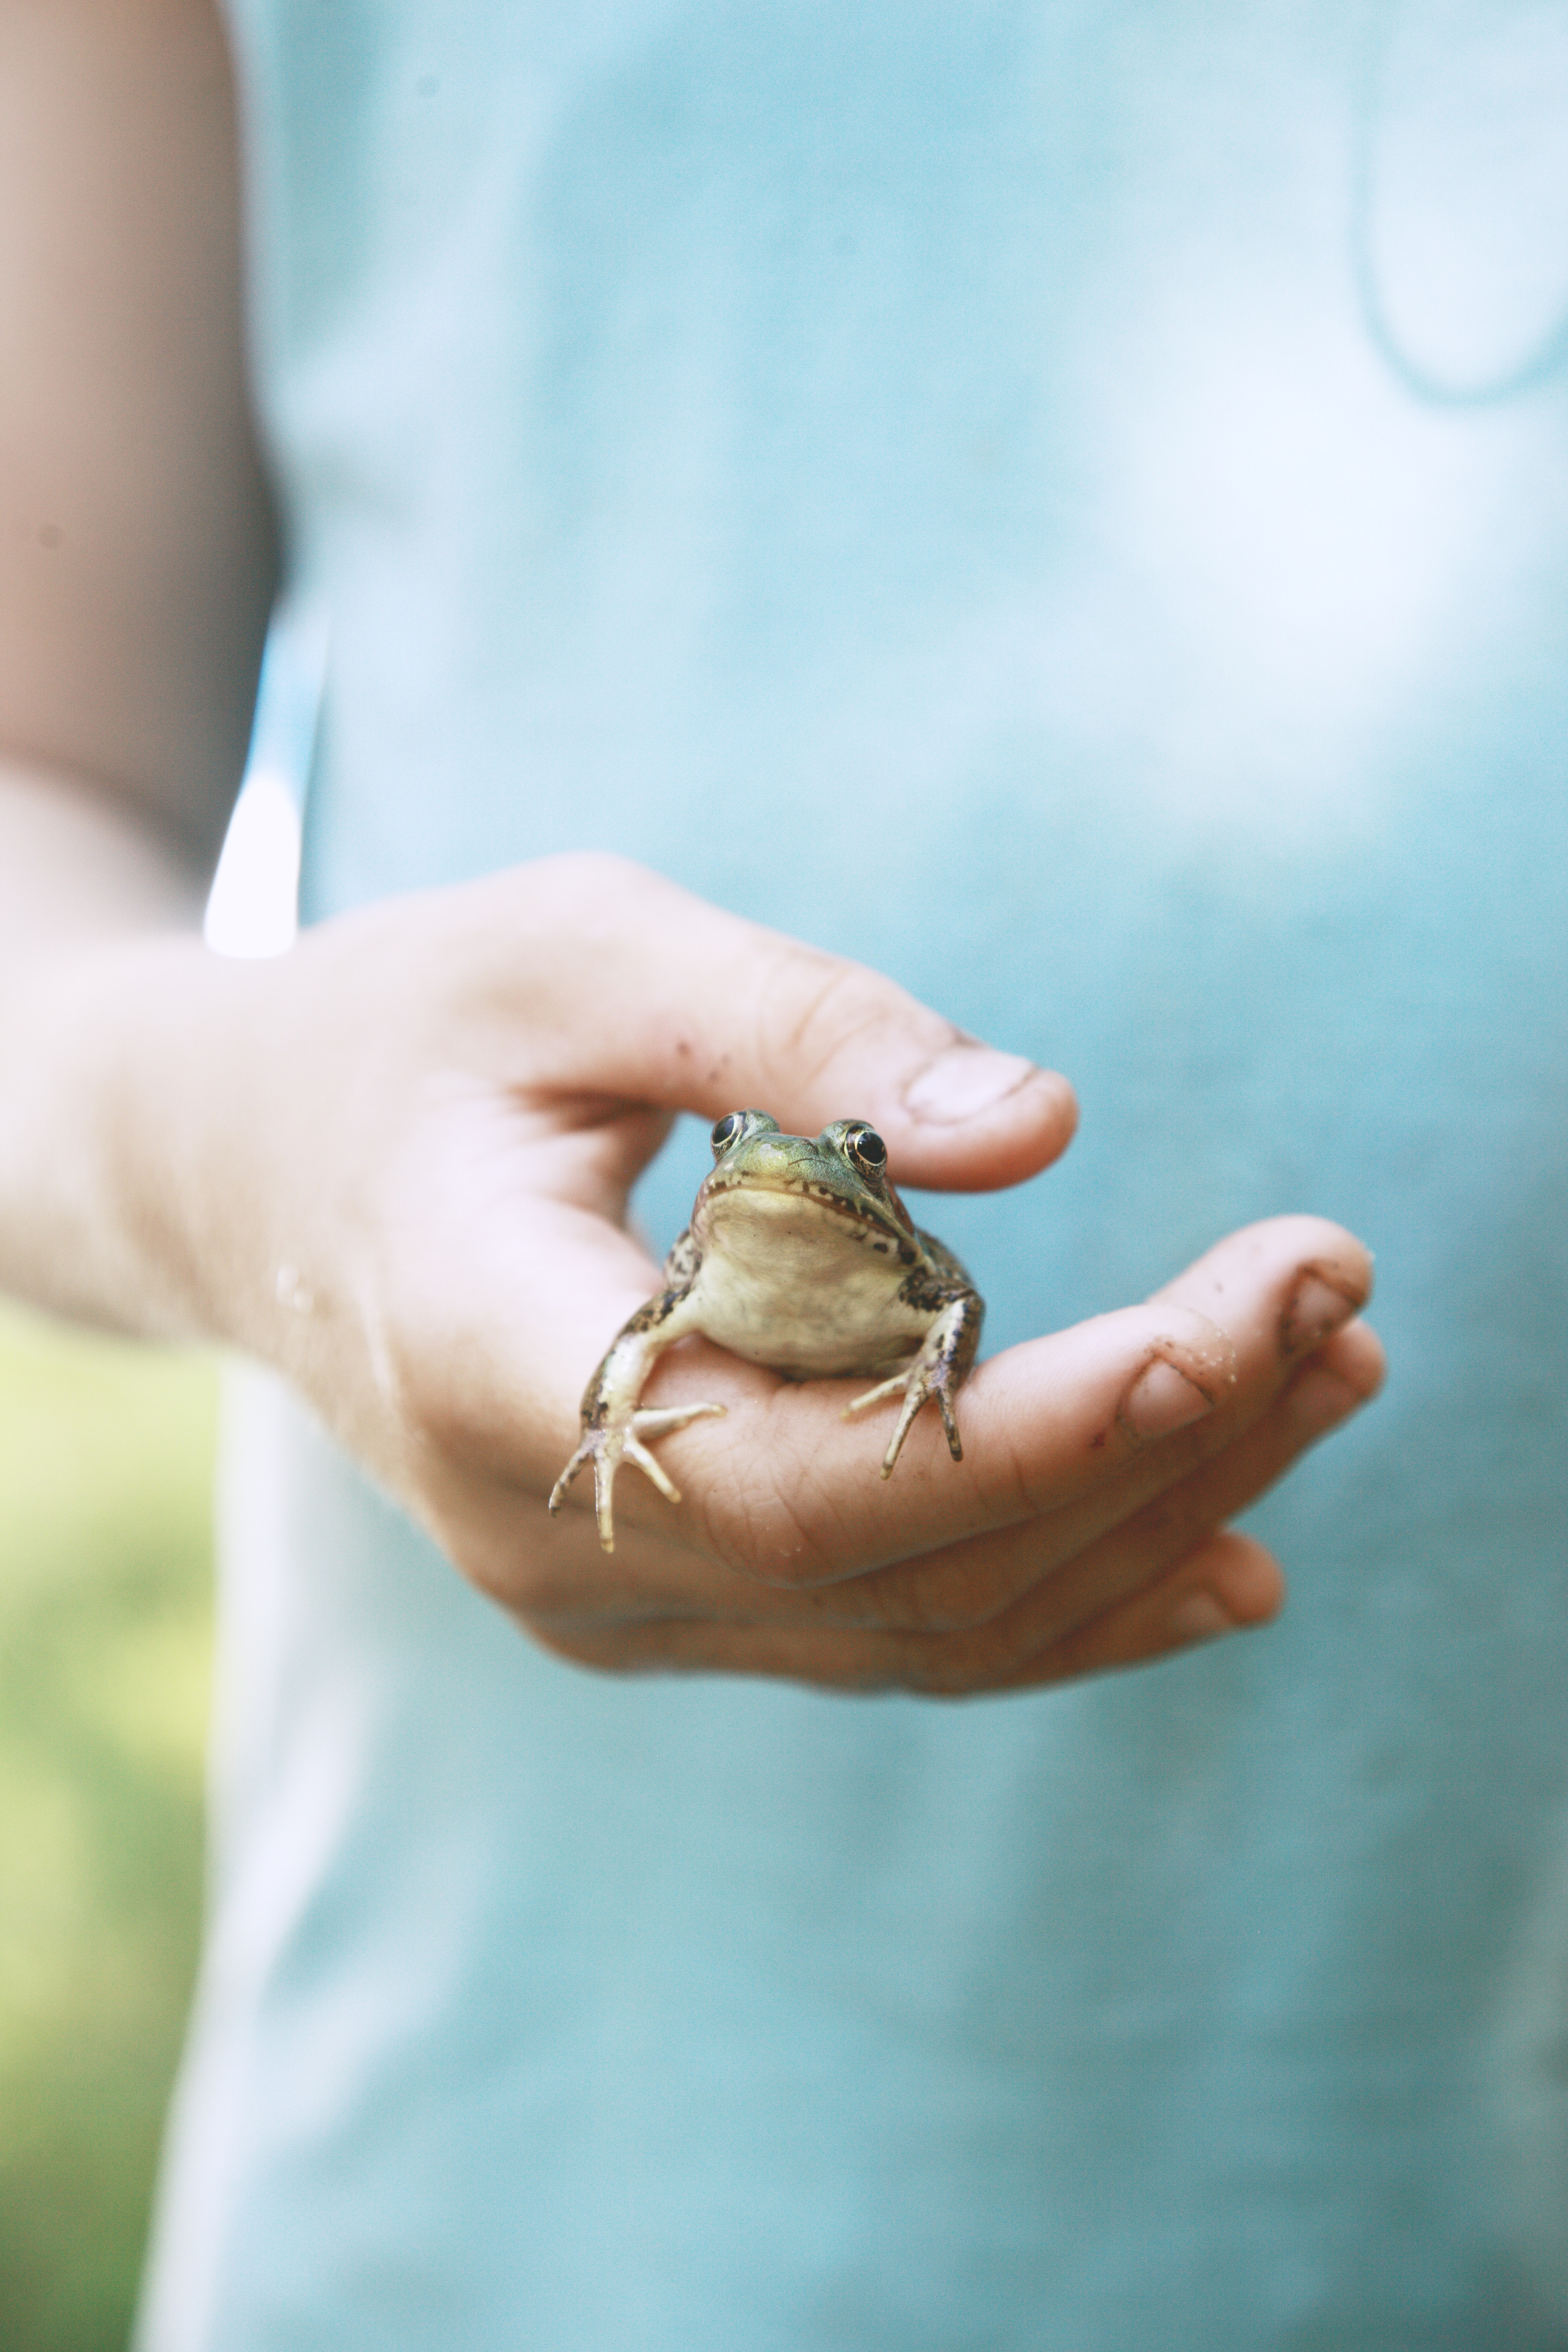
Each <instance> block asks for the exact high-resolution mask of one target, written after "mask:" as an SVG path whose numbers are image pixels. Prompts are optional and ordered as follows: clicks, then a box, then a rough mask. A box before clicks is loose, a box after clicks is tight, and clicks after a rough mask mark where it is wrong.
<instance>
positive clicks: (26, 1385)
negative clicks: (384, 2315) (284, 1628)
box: [0, 1306, 217, 2352]
mask: <svg viewBox="0 0 1568 2352" xmlns="http://www.w3.org/2000/svg"><path fill="white" fill-rule="evenodd" d="M216 1392H217V1373H216V1364H215V1362H214V1361H213V1360H211V1359H210V1358H206V1357H203V1356H198V1355H175V1354H167V1353H163V1352H161V1351H157V1350H153V1349H145V1348H138V1347H132V1346H129V1345H126V1344H122V1343H121V1342H118V1341H115V1340H110V1339H100V1338H96V1337H92V1336H89V1335H85V1334H82V1333H79V1332H77V1331H74V1330H67V1329H63V1328H60V1327H59V1326H57V1325H52V1324H48V1323H46V1322H43V1321H40V1320H36V1319H34V1318H29V1317H26V1316H24V1315H23V1314H21V1313H20V1312H18V1311H16V1310H15V1309H11V1308H7V1307H3V1306H0V2345H3V2346H4V2347H5V2352H121V2347H123V2345H124V2343H125V2339H126V2335H127V2331H128V2329H129V2326H130V2323H131V2317H132V2310H133V2306H134V2302H135V2294H136V2284H137V2274H138V2271H139V2268H140V2264H141V2258H142V2242H143V2238H144V2235H145V2231H146V2226H147V2217H148V2210H149V2206H150V2202H151V2198H152V2192H153V2173H154V2168H155V2165H156V2161H157V2150H158V2139H159V2134H160V2132H161V2129H162V2126H163V2111H164V2107H165V2105H166V2103H167V2099H168V2095H169V2091H170V2087H171V2084H172V2082H173V2077H174V2065H175V2062H176V2059H177V2056H178V2052H179V2042H180V2035H181V2032H182V2028H183V2024H184V2011H185V2006H186V2002H187V2000H188V1998H189V1994H190V1990H191V1984H192V1979H193V1976H194V1972H195V1958H196V1940H197V1931H198V1927H199V1922H200V1911H201V1882H202V1826H201V1780H202V1765H203V1746H204V1742H205V1732H206V1712H207V1688H208V1671H209V1657H210V1647H211V1639H210V1637H211V1567H212V1541H211V1531H210V1520H211V1497H210V1490H211V1483H212V1465H213V1452H214V1443H215V1429H216Z"/></svg>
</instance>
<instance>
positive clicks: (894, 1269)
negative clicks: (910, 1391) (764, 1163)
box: [693, 1191, 931, 1376]
mask: <svg viewBox="0 0 1568 2352" xmlns="http://www.w3.org/2000/svg"><path fill="white" fill-rule="evenodd" d="M746 1205H747V1214H746V1215H745V1216H744V1217H736V1218H730V1217H727V1216H724V1215H722V1214H720V1215H718V1216H715V1217H714V1218H713V1220H712V1222H711V1224H710V1230H709V1233H708V1234H707V1235H706V1237H705V1244H704V1248H703V1255H702V1265H701V1270H700V1273H699V1275H698V1277H697V1282H696V1285H695V1290H696V1293H697V1296H696V1297H695V1298H694V1300H693V1304H694V1306H696V1307H697V1308H698V1310H699V1311H698V1314H697V1318H696V1320H697V1323H698V1326H699V1328H700V1329H701V1330H703V1331H705V1332H706V1333H707V1335H708V1337H709V1338H710V1339H713V1340H716V1341H717V1343H718V1345H719V1346H720V1347H721V1348H728V1349H730V1350H731V1354H733V1355H737V1356H745V1357H747V1358H749V1359H750V1360H751V1361H752V1363H754V1364H766V1365H768V1366H769V1367H770V1369H771V1370H773V1371H780V1372H795V1373H798V1374H802V1375H816V1376H826V1375H828V1374H831V1373H835V1372H875V1371H884V1370H892V1369H893V1368H894V1367H895V1366H897V1365H900V1364H901V1363H903V1362H904V1361H905V1360H907V1359H908V1358H909V1357H910V1355H911V1354H912V1353H913V1352H914V1350H915V1349H917V1348H918V1347H919V1345H920V1343H921V1339H923V1338H924V1337H925V1334H926V1332H927V1330H928V1329H929V1328H930V1326H931V1309H930V1308H929V1307H927V1308H926V1309H925V1310H924V1311H923V1312H922V1311H921V1310H920V1309H918V1308H916V1307H910V1306H907V1305H906V1304H905V1303H904V1301H903V1300H902V1299H900V1297H899V1286H900V1281H901V1279H902V1276H903V1274H904V1271H905V1269H904V1268H903V1266H901V1265H900V1263H899V1259H898V1256H897V1254H896V1245H895V1244H891V1243H890V1242H889V1237H888V1236H887V1234H885V1233H882V1232H880V1231H879V1230H876V1229H874V1228H871V1227H868V1226H867V1225H865V1224H863V1223H852V1222H851V1221H850V1220H849V1219H848V1218H847V1217H845V1216H844V1215H842V1214H837V1213H834V1212H832V1211H830V1210H826V1209H819V1208H817V1207H816V1204H815V1202H807V1201H803V1200H802V1199H801V1198H800V1197H799V1196H798V1195H794V1194H790V1193H785V1192H777V1193H767V1192H752V1191H748V1192H747V1195H746ZM878 1244H881V1247H879V1246H878Z"/></svg>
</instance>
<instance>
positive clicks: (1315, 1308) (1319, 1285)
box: [1279, 1266, 1361, 1356]
mask: <svg viewBox="0 0 1568 2352" xmlns="http://www.w3.org/2000/svg"><path fill="white" fill-rule="evenodd" d="M1360 1303H1361V1302H1360V1300H1359V1299H1355V1298H1351V1297H1347V1296H1346V1294H1345V1293H1344V1292H1343V1291H1342V1290H1336V1289H1335V1288H1334V1286H1333V1284H1332V1283H1331V1282H1325V1281H1324V1279H1323V1277H1322V1276H1321V1274H1320V1273H1319V1272H1318V1271H1317V1269H1316V1268H1315V1267H1314V1266H1308V1267H1307V1268H1306V1270H1305V1271H1304V1273H1303V1274H1302V1275H1301V1276H1300V1280H1299V1281H1298V1282H1297V1285H1296V1287H1295V1289H1294V1290H1293V1291H1292V1292H1291V1293H1290V1297H1289V1302H1288V1304H1287V1306H1286V1308H1285V1312H1284V1314H1283V1316H1282V1317H1281V1318H1280V1322H1279V1342H1280V1345H1281V1346H1282V1347H1283V1349H1284V1350H1285V1352H1286V1354H1287V1355H1288V1356H1303V1355H1306V1354H1307V1353H1308V1351H1309V1350H1310V1349H1313V1348H1315V1347H1316V1346H1317V1344H1318V1342H1319V1340H1320V1339H1327V1338H1328V1336H1329V1333H1330V1332H1331V1331H1337V1330H1338V1329H1339V1328H1340V1326H1341V1324H1342V1323H1348V1322H1349V1321H1350V1319H1351V1317H1352V1315H1353V1314H1354V1313H1355V1311H1356V1308H1357V1307H1358V1306H1359V1305H1360Z"/></svg>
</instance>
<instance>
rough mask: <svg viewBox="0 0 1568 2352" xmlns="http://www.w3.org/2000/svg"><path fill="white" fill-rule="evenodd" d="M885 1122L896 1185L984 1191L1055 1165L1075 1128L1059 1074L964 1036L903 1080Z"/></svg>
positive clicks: (1074, 1101)
mask: <svg viewBox="0 0 1568 2352" xmlns="http://www.w3.org/2000/svg"><path fill="white" fill-rule="evenodd" d="M886 1123H887V1125H888V1126H889V1127H894V1128H896V1129H897V1133H898V1141H899V1150H898V1153H897V1159H898V1172H899V1174H900V1177H901V1179H902V1180H903V1181H907V1182H910V1183H916V1184H922V1183H923V1184H931V1185H935V1186H942V1185H944V1184H946V1185H952V1186H959V1185H962V1186H963V1187H964V1188H966V1189H969V1190H973V1191H981V1192H986V1191H992V1190H994V1189H996V1188H998V1187H1000V1186H1002V1185H1005V1184H1016V1183H1018V1182H1020V1181H1022V1180H1023V1179H1024V1178H1025V1177H1026V1176H1033V1175H1036V1174H1037V1172H1038V1171H1039V1170H1040V1169H1042V1168H1047V1167H1049V1165H1050V1163H1051V1162H1052V1160H1058V1159H1059V1158H1060V1156H1061V1154H1062V1153H1063V1152H1064V1151H1065V1150H1067V1148H1068V1144H1069V1143H1070V1142H1071V1141H1072V1139H1073V1136H1074V1135H1075V1133H1076V1132H1077V1129H1078V1097H1077V1095H1076V1094H1075V1093H1074V1092H1073V1089H1072V1087H1071V1086H1070V1085H1069V1084H1068V1080H1067V1079H1066V1078H1064V1077H1063V1076H1061V1074H1060V1072H1059V1071H1057V1070H1047V1069H1042V1068H1041V1067H1040V1066H1039V1065H1038V1064H1037V1063H1035V1062H1030V1061H1027V1060H1026V1059H1025V1058H1024V1056H1023V1055H1017V1054H1004V1053H999V1052H997V1051H996V1050H994V1048H993V1047H991V1046H989V1045H981V1044H980V1043H978V1041H977V1040H975V1039H973V1038H967V1037H965V1038H960V1039H959V1040H958V1041H957V1042H956V1043H954V1044H952V1045H948V1046H946V1047H945V1048H943V1050H942V1051H941V1052H940V1053H938V1054H936V1055H933V1056H932V1057H931V1060H930V1061H928V1062H926V1063H923V1064H922V1065H921V1067H920V1068H919V1069H918V1070H917V1071H916V1072H915V1074H914V1076H912V1077H910V1079H908V1080H907V1081H906V1083H905V1085H904V1087H903V1089H902V1091H901V1093H900V1096H899V1097H898V1098H897V1103H896V1108H895V1110H894V1114H893V1116H892V1117H891V1118H888V1120H887V1122H886Z"/></svg>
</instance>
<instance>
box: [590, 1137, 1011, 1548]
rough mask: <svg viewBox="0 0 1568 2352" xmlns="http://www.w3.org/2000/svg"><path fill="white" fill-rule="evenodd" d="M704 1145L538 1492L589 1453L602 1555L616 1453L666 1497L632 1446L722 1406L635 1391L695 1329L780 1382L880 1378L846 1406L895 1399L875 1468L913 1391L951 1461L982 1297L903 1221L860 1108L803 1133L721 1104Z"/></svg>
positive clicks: (655, 1473) (883, 1153)
mask: <svg viewBox="0 0 1568 2352" xmlns="http://www.w3.org/2000/svg"><path fill="white" fill-rule="evenodd" d="M711 1140H712V1145H713V1167H712V1169H711V1170H710V1172H709V1174H708V1175H707V1176H706V1177H704V1179H703V1181H702V1185H701V1189H700V1192H698V1195H697V1202H696V1205H695V1207H694V1208H693V1210H692V1212H691V1223H690V1224H689V1226H688V1227H687V1229H686V1231H685V1233H683V1234H681V1236H680V1239H679V1241H678V1242H677V1243H676V1244H675V1247H674V1248H673V1249H672V1250H671V1251H670V1253H669V1255H668V1258H667V1259H666V1260H665V1265H664V1283H665V1286H664V1288H663V1289H662V1290H661V1291H660V1292H659V1293H658V1297H655V1298H650V1299H649V1300H648V1301H647V1305H646V1306H644V1307H638V1308H637V1313H636V1314H635V1315H634V1316H633V1317H632V1318H631V1320H630V1321H629V1322H628V1323H627V1324H626V1327H625V1328H624V1329H623V1330H622V1331H621V1333H620V1334H619V1336H618V1337H617V1339H616V1341H615V1344H614V1345H613V1347H612V1348H611V1349H610V1351H609V1354H608V1355H607V1356H606V1357H605V1360H604V1362H603V1363H602V1364H601V1365H600V1366H599V1369H598V1370H597V1371H596V1372H595V1374H594V1377H593V1379H592V1380H591V1381H589V1383H588V1386H587V1389H586V1390H585V1391H584V1397H583V1439H582V1443H581V1444H580V1445H579V1446H578V1448H577V1451H576V1452H575V1454H574V1455H573V1456H572V1459H571V1461H570V1462H568V1464H567V1465H566V1467H565V1469H564V1470H563V1472H562V1473H561V1475H560V1477H559V1478H558V1479H557V1480H556V1482H555V1486H554V1491H553V1492H552V1495H551V1497H550V1508H551V1510H552V1511H558V1510H559V1509H560V1508H561V1504H562V1500H563V1496H564V1495H565V1493H566V1489H567V1487H568V1486H570V1485H571V1484H572V1481H573V1479H574V1478H575V1476H576V1475H577V1473H578V1471H579V1470H581V1469H582V1467H583V1466H584V1463H587V1462H591V1463H592V1464H593V1465H594V1500H595V1512H596V1516H597V1518H598V1526H599V1541H600V1543H601V1544H602V1545H603V1546H604V1548H605V1550H606V1551H614V1549H615V1548H616V1536H615V1520H614V1517H613V1512H612V1496H613V1494H614V1489H615V1483H616V1470H617V1469H618V1468H619V1466H620V1465H621V1463H622V1461H623V1460H625V1461H627V1462H635V1463H636V1464H637V1468H638V1469H639V1470H641V1471H642V1472H644V1474H645V1475H647V1477H648V1478H650V1479H651V1480H652V1481H653V1484H654V1485H655V1486H657V1487H658V1491H659V1493H660V1494H661V1495H663V1496H666V1497H667V1498H668V1501H670V1502H672V1503H679V1500H680V1495H679V1490H678V1489H677V1488H676V1487H675V1486H673V1485H672V1484H671V1482H670V1480H669V1478H668V1475H666V1473H665V1471H664V1470H663V1469H662V1468H661V1466H660V1465H659V1464H658V1462H657V1461H656V1460H655V1459H654V1457H653V1455H652V1454H650V1453H649V1452H648V1450H647V1444H646V1442H645V1441H646V1440H647V1439H649V1438H655V1437H662V1436H664V1435H666V1434H667V1433H668V1432H669V1431H670V1430H672V1429H681V1428H684V1427H685V1425H686V1423H688V1422H689V1421H696V1420H698V1419H700V1417H701V1416H702V1415H703V1414H705V1413H715V1412H724V1410H725V1408H724V1406H723V1405H721V1404H681V1405H670V1406H667V1407H662V1408H659V1409H657V1410H653V1411H645V1410H644V1409H643V1408H642V1407H641V1406H639V1404H638V1402H637V1400H638V1398H639V1397H640V1396H641V1394H642V1392H643V1389H644V1387H645V1386H646V1385H647V1378H648V1375H649V1373H650V1372H651V1371H652V1370H653V1368H654V1365H655V1364H656V1363H657V1361H658V1358H659V1357H660V1356H661V1355H662V1354H663V1352H664V1350H665V1349H666V1348H668V1347H670V1346H672V1345H673V1344H674V1342H675V1341H676V1340H677V1339H686V1338H687V1337H688V1336H689V1334H690V1333H691V1332H694V1331H700V1332H702V1333H703V1334H704V1335H705V1336H706V1337H707V1338H708V1339H712V1340H714V1341H716V1342H717V1344H718V1345H719V1346H720V1347H721V1348H728V1349H730V1351H731V1354H732V1355H736V1356H744V1357H746V1358H747V1360H749V1361H750V1362H752V1363H753V1364H765V1365H766V1366H767V1367H768V1369H769V1370H772V1371H775V1372H783V1373H784V1375H785V1377H786V1378H787V1379H790V1380H809V1379H811V1378H813V1377H814V1376H815V1377H817V1378H829V1377H831V1376H832V1375H834V1374H835V1373H847V1372H859V1373H863V1374H864V1373H869V1374H876V1373H881V1374H883V1375H885V1377H884V1378H882V1379H879V1381H877V1385H876V1387H875V1388H870V1389H868V1390H867V1391H866V1393H865V1395H864V1396H858V1397H857V1398H856V1399H855V1401H854V1402H853V1403H852V1404H848V1405H847V1406H846V1407H845V1415H846V1418H847V1416H848V1415H849V1414H850V1413H854V1412H865V1411H866V1410H867V1408H868V1406H871V1405H874V1404H880V1403H881V1402H883V1400H884V1399H886V1398H889V1397H894V1396H901V1397H902V1399H903V1409H902V1411H901V1412H900V1414H899V1420H898V1425H897V1427H896V1428H895V1429H894V1431H893V1434H892V1437H891V1439H890V1440H889V1444H888V1450H887V1452H886V1454H884V1455H883V1457H882V1475H883V1477H884V1478H886V1477H889V1475H891V1473H892V1468H893V1465H894V1464H895V1462H897V1460H898V1458H899V1453H900V1447H901V1446H902V1444H903V1442H904V1439H905V1438H906V1436H907V1435H908V1434H909V1430H910V1423H911V1422H912V1421H913V1420H914V1417H915V1415H916V1413H917V1412H919V1411H920V1409H921V1405H922V1404H924V1403H925V1402H926V1400H927V1399H928V1397H934V1398H935V1400H936V1406H937V1411H938V1412H940V1413H941V1415H942V1426H943V1428H944V1429H945V1430H946V1432H947V1444H948V1450H949V1452H950V1453H951V1454H952V1458H953V1460H954V1461H955V1462H962V1461H963V1445H962V1444H961V1443H960V1441H959V1434H958V1423H957V1422H956V1421H955V1420H954V1418H953V1410H952V1401H953V1397H954V1395H955V1393H956V1392H957V1391H958V1389H959V1388H960V1386H961V1385H962V1384H963V1381H964V1379H965V1377H966V1376H967V1374H968V1372H969V1370H970V1367H971V1365H972V1364H973V1361H974V1351H975V1349H976V1348H977V1347H978V1346H979V1344H980V1323H981V1318H982V1316H983V1315H984V1311H985V1307H984V1300H983V1299H982V1298H981V1297H980V1294H979V1292H978V1291H977V1290H976V1289H975V1287H974V1285H973V1283H972V1282H971V1281H970V1279H969V1276H968V1275H967V1274H966V1273H965V1272H964V1270H963V1266H961V1265H960V1264H959V1262H958V1260H957V1259H956V1258H955V1257H954V1256H953V1255H952V1251H951V1250H948V1249H944V1248H943V1247H942V1244H941V1242H939V1241H937V1240H936V1239H934V1237H933V1236H932V1235H931V1234H923V1233H921V1230H920V1228H919V1227H918V1226H917V1225H916V1224H915V1223H914V1222H913V1220H912V1219H911V1217H910V1213H909V1211H908V1210H907V1209H906V1208H905V1206H904V1204H903V1202H901V1201H900V1198H899V1196H898V1194H897V1192H895V1191H894V1190H893V1187H892V1184H891V1182H890V1181H889V1176H888V1147H887V1145H886V1144H885V1143H884V1142H883V1140H882V1139H881V1137H880V1136H879V1134H878V1133H877V1131H876V1129H874V1128H872V1127H868V1125H867V1123H866V1121H865V1120H864V1119H863V1118H838V1119H835V1120H834V1121H833V1123H832V1125H831V1126H830V1127H825V1128H824V1129H823V1130H822V1133H821V1134H820V1135H819V1136H816V1137H815V1138H814V1137H811V1136H806V1135H784V1134H783V1133H781V1131H780V1129H779V1123H778V1121H777V1119H775V1118H769V1116H768V1114H767V1112H766V1111H765V1110H732V1111H731V1112H730V1113H729V1114H728V1116H727V1117H726V1118H721V1120H720V1121H719V1123H718V1125H717V1126H716V1127H715V1128H714V1129H713V1133H712V1138H711Z"/></svg>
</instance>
